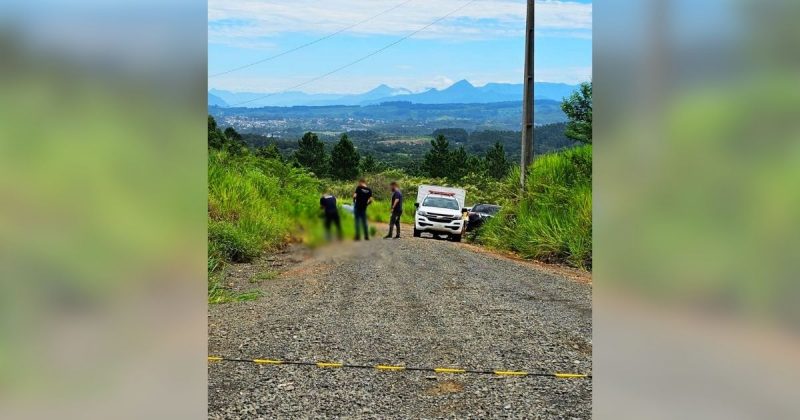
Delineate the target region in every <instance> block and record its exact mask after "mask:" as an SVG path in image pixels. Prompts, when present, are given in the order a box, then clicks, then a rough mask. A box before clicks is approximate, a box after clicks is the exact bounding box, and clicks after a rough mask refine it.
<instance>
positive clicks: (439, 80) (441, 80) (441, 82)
mask: <svg viewBox="0 0 800 420" xmlns="http://www.w3.org/2000/svg"><path fill="white" fill-rule="evenodd" d="M452 84H453V79H451V78H449V77H447V76H436V77H434V78H433V80H431V81H429V82H427V83H425V86H426V87H434V88H437V89H442V88H446V87H448V86H450V85H452Z"/></svg>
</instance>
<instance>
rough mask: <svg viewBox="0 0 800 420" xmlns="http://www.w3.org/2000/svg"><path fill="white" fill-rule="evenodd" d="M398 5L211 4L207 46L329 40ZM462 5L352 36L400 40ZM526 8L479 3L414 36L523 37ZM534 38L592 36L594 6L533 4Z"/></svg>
mask: <svg viewBox="0 0 800 420" xmlns="http://www.w3.org/2000/svg"><path fill="white" fill-rule="evenodd" d="M399 3H400V1H399V0H371V1H363V0H328V1H325V2H320V1H318V0H270V1H257V0H209V2H208V20H209V41H210V42H214V43H223V44H228V43H231V42H233V41H234V40H235V39H237V38H257V37H270V36H275V35H277V34H281V33H287V32H307V33H315V34H327V33H331V32H334V31H337V30H340V29H342V28H343V27H347V26H348V25H351V24H353V23H356V22H359V21H362V20H364V19H365V18H367V17H369V16H373V15H375V14H377V13H379V12H381V11H384V10H387V9H389V8H391V7H393V6H396V5H397V4H399ZM464 3H465V0H437V1H435V2H431V1H424V0H415V1H412V2H410V3H408V4H406V5H403V6H402V7H400V8H398V9H395V10H393V11H391V12H389V13H386V14H384V15H381V16H379V17H377V18H375V19H374V20H371V21H369V22H365V23H363V24H361V25H358V26H356V27H354V28H352V29H350V30H348V32H349V33H351V34H363V35H404V34H407V33H409V32H412V31H415V30H417V29H419V28H421V27H423V26H425V25H427V24H429V23H430V22H431V21H433V20H434V19H436V18H437V17H440V16H443V15H445V14H446V13H448V12H450V11H452V10H454V9H456V8H458V7H459V6H461V5H463V4H464ZM525 4H526V3H525V2H524V1H516V0H478V1H477V2H475V3H472V4H470V5H469V6H467V7H465V8H463V9H461V10H460V11H458V12H456V13H455V14H453V15H452V16H450V17H449V18H448V19H445V20H443V21H441V22H439V23H437V24H436V25H433V26H432V27H430V28H428V29H426V30H425V31H424V32H422V33H420V34H419V35H417V37H420V38H439V39H452V40H464V39H490V38H502V37H510V36H514V37H516V36H522V35H523V33H524V28H525ZM535 16H536V19H535V23H536V29H537V32H538V33H545V34H548V35H555V36H569V37H572V36H575V35H576V34H577V35H579V36H581V37H586V36H591V28H592V5H591V4H583V3H575V2H569V1H556V0H539V1H537V2H536V14H535Z"/></svg>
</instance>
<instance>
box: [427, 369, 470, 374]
mask: <svg viewBox="0 0 800 420" xmlns="http://www.w3.org/2000/svg"><path fill="white" fill-rule="evenodd" d="M433 371H434V372H436V373H466V372H467V371H466V370H464V369H456V368H434V369H433Z"/></svg>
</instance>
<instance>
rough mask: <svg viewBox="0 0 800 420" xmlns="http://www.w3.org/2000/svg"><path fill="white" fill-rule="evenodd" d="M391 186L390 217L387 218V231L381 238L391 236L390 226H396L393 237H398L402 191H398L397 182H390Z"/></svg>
mask: <svg viewBox="0 0 800 420" xmlns="http://www.w3.org/2000/svg"><path fill="white" fill-rule="evenodd" d="M390 186H391V188H392V201H391V202H392V217H391V218H390V219H389V233H388V234H387V235H386V236H384V237H383V239H389V238H391V237H392V228H394V227H395V226H397V235H396V236H395V239H397V238H400V216H402V215H403V193H402V192H401V191H400V186H399V185H397V182H392V183H391V184H390Z"/></svg>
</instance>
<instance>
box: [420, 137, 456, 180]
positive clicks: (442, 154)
mask: <svg viewBox="0 0 800 420" xmlns="http://www.w3.org/2000/svg"><path fill="white" fill-rule="evenodd" d="M450 158H451V156H450V143H449V142H448V141H447V139H446V138H445V137H444V136H443V135H441V134H439V135H438V136H436V138H435V139H434V140H431V150H429V151H428V152H427V153H425V159H424V160H423V162H422V171H423V172H424V173H425V174H426V175H428V176H429V177H432V178H445V177H447V175H448V174H449V173H450V168H451V165H450Z"/></svg>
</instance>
